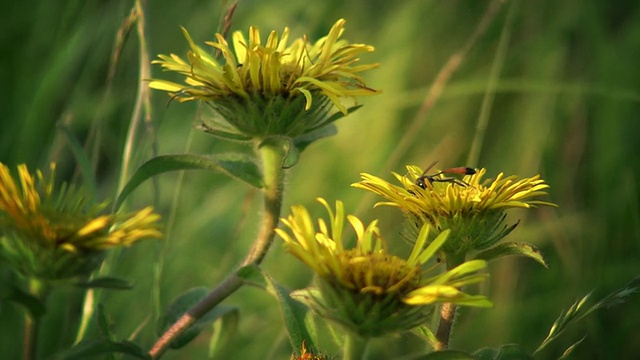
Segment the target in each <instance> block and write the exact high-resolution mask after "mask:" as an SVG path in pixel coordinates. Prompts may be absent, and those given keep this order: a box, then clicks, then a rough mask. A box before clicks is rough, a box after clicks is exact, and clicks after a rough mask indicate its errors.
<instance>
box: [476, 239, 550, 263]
mask: <svg viewBox="0 0 640 360" xmlns="http://www.w3.org/2000/svg"><path fill="white" fill-rule="evenodd" d="M513 255H515V256H524V257H528V258H530V259H533V260H535V261H536V262H538V263H539V264H541V265H542V266H544V267H545V268H547V269H548V268H549V264H548V263H547V261H546V260H545V259H544V256H543V255H542V252H541V251H540V250H539V249H538V248H537V247H535V246H533V245H531V244H526V243H516V242H507V243H502V244H498V245H496V246H494V247H492V248H489V249H487V250H484V251H482V252H480V253H478V254H476V256H475V259H480V260H486V261H491V260H495V259H497V258H500V257H503V256H513Z"/></svg>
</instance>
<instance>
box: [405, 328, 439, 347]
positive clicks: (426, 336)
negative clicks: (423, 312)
mask: <svg viewBox="0 0 640 360" xmlns="http://www.w3.org/2000/svg"><path fill="white" fill-rule="evenodd" d="M411 332H412V333H413V334H415V335H416V336H418V337H419V338H421V339H423V340H425V341H426V342H428V343H429V345H431V347H432V348H435V346H436V344H437V343H438V339H437V338H436V335H435V334H434V333H433V331H431V329H429V327H428V326H427V325H422V326H418V327H417V328H415V329H413V330H411Z"/></svg>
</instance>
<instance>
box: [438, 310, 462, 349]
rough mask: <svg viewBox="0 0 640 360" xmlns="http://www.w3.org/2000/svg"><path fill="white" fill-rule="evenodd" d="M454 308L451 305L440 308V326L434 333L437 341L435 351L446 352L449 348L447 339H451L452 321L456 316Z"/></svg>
mask: <svg viewBox="0 0 640 360" xmlns="http://www.w3.org/2000/svg"><path fill="white" fill-rule="evenodd" d="M456 308H457V307H456V306H455V305H453V304H452V303H444V304H442V308H440V324H439V325H438V332H437V333H436V339H438V342H437V343H436V344H435V350H436V351H442V350H446V349H447V347H449V338H450V337H451V328H452V327H453V320H454V318H455V316H456Z"/></svg>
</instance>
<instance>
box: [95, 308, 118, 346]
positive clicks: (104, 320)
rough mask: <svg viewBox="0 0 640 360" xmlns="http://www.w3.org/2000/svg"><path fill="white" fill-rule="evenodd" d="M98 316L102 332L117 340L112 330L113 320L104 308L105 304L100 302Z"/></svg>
mask: <svg viewBox="0 0 640 360" xmlns="http://www.w3.org/2000/svg"><path fill="white" fill-rule="evenodd" d="M96 318H97V320H98V329H99V330H100V333H101V334H102V335H103V336H104V337H106V338H107V339H109V340H115V335H114V334H113V332H112V331H111V323H112V322H111V321H110V320H109V317H108V316H107V312H106V310H105V309H104V305H102V304H98V307H97V309H96Z"/></svg>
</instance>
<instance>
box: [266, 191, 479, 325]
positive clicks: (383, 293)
mask: <svg viewBox="0 0 640 360" xmlns="http://www.w3.org/2000/svg"><path fill="white" fill-rule="evenodd" d="M318 201H319V202H320V203H322V204H323V205H324V207H325V208H326V209H327V212H328V213H329V218H330V224H329V225H327V223H326V222H325V221H324V220H323V219H319V220H318V226H317V228H316V226H315V225H314V223H313V221H312V219H311V216H310V214H309V212H308V211H307V210H306V209H305V208H304V207H302V206H294V207H292V209H291V212H292V214H291V215H290V216H289V217H288V218H286V219H283V220H282V222H283V224H284V225H285V226H286V227H287V228H289V230H290V232H291V233H289V232H287V231H285V230H283V229H276V232H277V234H278V235H279V236H280V237H282V239H284V241H285V246H286V248H287V250H288V251H289V252H290V253H291V254H293V255H294V256H296V257H297V258H299V259H300V260H301V261H302V262H304V263H305V264H306V265H307V266H309V267H310V268H311V269H313V270H314V272H315V273H316V274H317V275H318V279H319V282H318V288H317V289H316V288H310V289H306V290H304V291H302V292H297V295H296V296H297V297H299V298H300V299H301V301H304V302H306V303H307V304H308V305H309V306H310V307H312V308H313V309H314V310H316V311H317V312H318V313H319V314H320V315H322V316H325V317H327V318H329V319H331V320H334V321H336V322H338V323H340V324H343V325H345V326H346V327H347V328H349V329H351V330H353V331H355V332H356V333H358V334H360V335H363V336H379V335H383V334H385V333H389V332H396V331H403V330H408V329H411V328H413V327H415V326H418V325H421V324H424V323H425V321H426V319H427V317H428V315H429V313H430V311H431V310H432V309H433V307H431V306H429V305H433V304H435V303H439V302H452V303H456V304H459V305H469V306H490V305H491V303H490V302H489V301H488V300H487V299H486V298H485V297H483V296H472V295H468V294H465V293H463V292H462V291H461V290H460V288H461V287H462V286H463V285H466V284H470V283H476V282H480V281H483V280H484V279H485V276H484V275H481V274H476V273H475V272H476V271H478V270H480V269H482V268H484V267H485V262H484V261H482V260H474V261H470V262H467V263H463V264H462V265H460V266H458V267H456V268H454V269H451V270H450V271H447V272H444V273H441V274H434V272H435V270H436V269H437V268H438V267H439V264H438V263H436V264H435V265H432V266H430V267H429V268H427V269H425V268H423V266H424V265H426V263H427V262H428V261H429V260H432V257H433V255H434V254H435V253H436V252H437V250H438V249H439V248H440V247H441V246H442V244H444V242H445V241H446V239H447V235H448V232H443V233H442V234H440V235H439V236H438V237H437V238H436V239H435V240H434V241H433V242H431V243H430V244H429V246H426V243H427V237H428V234H429V226H428V225H426V226H424V227H423V228H422V229H421V232H420V234H419V235H418V238H417V240H416V241H415V243H414V246H413V249H412V252H411V254H410V255H409V256H408V257H407V258H402V257H399V256H396V255H392V254H390V253H388V252H387V250H386V243H385V242H384V240H383V239H382V238H381V237H380V236H379V230H378V228H377V226H376V224H377V221H374V222H372V223H371V224H369V225H368V226H366V227H365V226H364V224H363V223H362V222H361V221H360V220H359V219H358V218H356V217H355V216H352V215H349V216H348V217H347V220H348V221H349V223H350V224H351V226H352V228H353V229H354V231H355V234H356V244H355V247H353V248H347V247H346V246H345V242H344V237H343V230H344V220H345V217H344V208H343V205H342V203H341V202H340V201H337V202H336V210H335V212H334V211H333V210H332V209H331V207H330V206H329V204H328V203H327V202H326V201H325V200H324V199H318Z"/></svg>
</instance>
